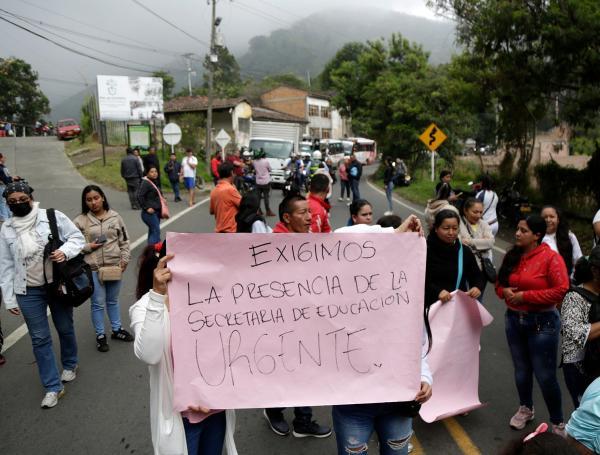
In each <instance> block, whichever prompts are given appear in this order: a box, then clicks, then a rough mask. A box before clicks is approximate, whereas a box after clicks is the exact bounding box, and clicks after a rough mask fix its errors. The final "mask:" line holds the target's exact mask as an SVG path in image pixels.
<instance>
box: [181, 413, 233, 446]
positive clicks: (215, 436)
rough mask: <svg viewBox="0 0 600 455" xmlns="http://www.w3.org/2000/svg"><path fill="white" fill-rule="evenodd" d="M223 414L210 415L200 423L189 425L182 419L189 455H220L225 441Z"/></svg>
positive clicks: (188, 422)
mask: <svg viewBox="0 0 600 455" xmlns="http://www.w3.org/2000/svg"><path fill="white" fill-rule="evenodd" d="M225 426H226V419H225V412H219V413H217V414H212V415H210V416H208V417H207V418H206V419H204V420H203V421H202V422H198V423H190V421H189V420H188V419H186V418H185V417H184V418H183V428H184V430H185V441H186V443H187V449H188V454H189V455H221V452H222V451H223V441H224V439H225Z"/></svg>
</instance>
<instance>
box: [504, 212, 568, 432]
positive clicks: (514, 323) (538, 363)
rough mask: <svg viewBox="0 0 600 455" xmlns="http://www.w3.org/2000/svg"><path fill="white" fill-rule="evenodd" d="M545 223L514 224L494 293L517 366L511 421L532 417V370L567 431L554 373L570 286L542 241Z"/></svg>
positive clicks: (516, 424) (555, 419) (558, 424)
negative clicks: (562, 305)
mask: <svg viewBox="0 0 600 455" xmlns="http://www.w3.org/2000/svg"><path fill="white" fill-rule="evenodd" d="M545 233H546V224H545V221H544V219H543V218H542V217H540V216H538V215H531V216H529V217H528V218H527V219H525V220H521V221H520V222H519V225H518V227H517V232H516V235H515V237H516V241H515V246H514V247H513V248H512V249H511V250H510V251H509V252H508V253H506V256H505V257H504V261H503V262H502V267H500V271H499V273H498V282H497V283H496V293H497V294H498V296H499V297H500V298H503V299H504V300H505V302H506V306H507V307H508V308H507V310H506V317H505V321H506V338H507V339H508V346H509V347H510V353H511V356H512V360H513V365H514V368H515V382H516V385H517V390H518V392H519V400H520V407H519V409H518V411H517V412H516V414H515V415H514V416H513V417H512V418H511V419H510V426H511V427H512V428H514V429H515V430H521V429H523V428H524V427H525V425H526V424H527V422H530V421H531V420H533V418H534V409H533V398H532V390H533V375H534V374H535V377H536V379H537V381H538V384H539V385H540V388H541V389H542V395H543V397H544V401H545V402H546V406H547V407H548V411H549V413H550V421H551V422H552V431H553V432H554V433H557V434H562V435H563V436H564V435H565V430H564V428H565V424H564V421H563V420H564V419H563V412H562V402H561V394H560V386H559V384H558V380H557V378H556V368H557V364H556V363H557V354H558V341H559V336H560V315H559V313H558V310H557V309H556V306H557V305H558V304H560V302H562V299H563V297H564V296H565V294H566V293H567V290H568V289H569V276H568V274H567V267H566V266H565V262H564V260H563V258H562V257H561V256H560V254H558V253H555V252H554V251H552V249H550V247H549V246H548V245H547V244H545V243H542V239H543V238H544V234H545Z"/></svg>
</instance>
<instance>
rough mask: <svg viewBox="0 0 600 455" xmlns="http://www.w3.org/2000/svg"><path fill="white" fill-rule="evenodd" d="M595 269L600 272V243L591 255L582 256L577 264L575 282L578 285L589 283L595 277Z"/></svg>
mask: <svg viewBox="0 0 600 455" xmlns="http://www.w3.org/2000/svg"><path fill="white" fill-rule="evenodd" d="M594 269H596V270H597V272H596V273H598V272H600V245H598V246H595V247H594V248H593V249H592V252H591V253H590V255H589V256H587V257H586V256H583V257H580V258H579V260H578V261H577V263H576V264H575V273H574V276H573V282H574V283H575V284H576V285H580V284H583V283H587V282H588V281H592V280H593V279H594Z"/></svg>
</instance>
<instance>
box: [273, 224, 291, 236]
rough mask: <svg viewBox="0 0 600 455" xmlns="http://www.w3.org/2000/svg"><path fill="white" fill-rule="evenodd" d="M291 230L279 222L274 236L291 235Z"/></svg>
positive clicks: (274, 229) (274, 230)
mask: <svg viewBox="0 0 600 455" xmlns="http://www.w3.org/2000/svg"><path fill="white" fill-rule="evenodd" d="M289 233H290V230H289V229H288V228H287V226H286V225H285V224H283V223H282V222H281V221H279V222H278V223H277V224H276V225H275V227H274V228H273V234H289Z"/></svg>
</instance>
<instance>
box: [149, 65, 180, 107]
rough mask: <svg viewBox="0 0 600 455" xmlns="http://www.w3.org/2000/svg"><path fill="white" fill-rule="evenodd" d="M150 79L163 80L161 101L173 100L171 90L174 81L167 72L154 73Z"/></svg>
mask: <svg viewBox="0 0 600 455" xmlns="http://www.w3.org/2000/svg"><path fill="white" fill-rule="evenodd" d="M152 77H160V78H161V79H162V80H163V99H164V100H165V101H168V100H170V99H171V98H173V90H174V89H175V79H174V78H173V76H171V74H170V73H169V72H167V71H155V72H154V73H152Z"/></svg>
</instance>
